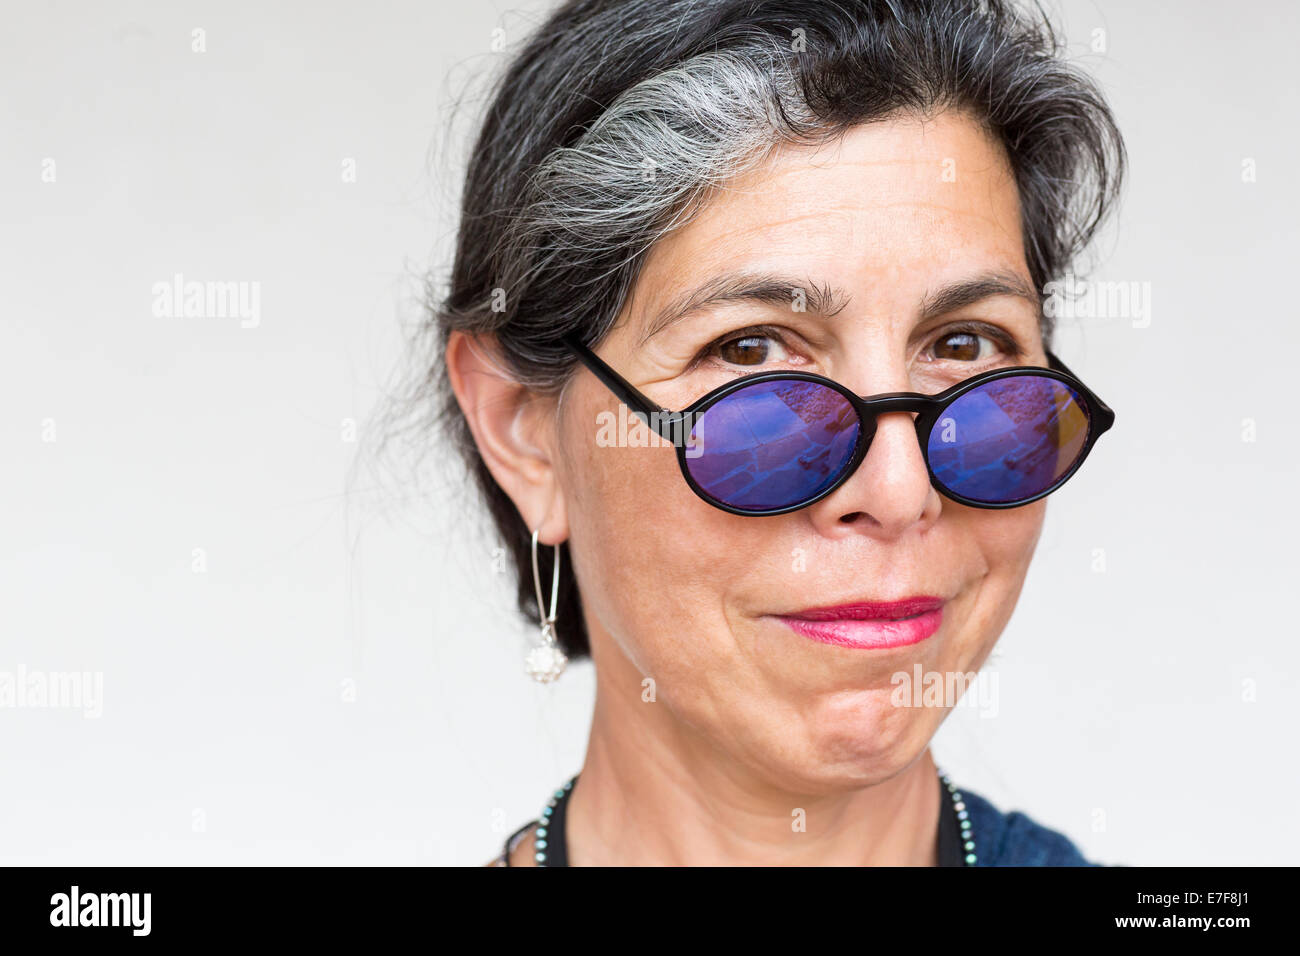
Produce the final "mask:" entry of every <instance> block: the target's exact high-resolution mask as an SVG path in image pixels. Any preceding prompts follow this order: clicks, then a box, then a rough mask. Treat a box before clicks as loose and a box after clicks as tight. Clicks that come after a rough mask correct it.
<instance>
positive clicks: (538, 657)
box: [524, 529, 569, 684]
mask: <svg viewBox="0 0 1300 956" xmlns="http://www.w3.org/2000/svg"><path fill="white" fill-rule="evenodd" d="M537 535H538V531H537V530H536V529H535V530H534V531H533V584H534V586H535V587H536V588H537V610H538V612H539V613H540V614H541V615H542V618H541V627H542V642H541V643H540V644H538V645H537V646H535V647H534V648H533V649H532V650H530V651H529V652H528V656H527V657H526V658H524V670H525V671H526V672H527V673H528V675H529V676H530V677H532V679H533V680H535V681H537V682H538V683H540V684H549V683H551V681H553V680H555V679H556V678H557V677H559V676H560V675H561V674H563V673H564V668H565V665H567V664H568V663H569V659H568V658H567V657H566V656H565V654H564V651H562V650H560V648H559V645H558V644H556V642H555V609H556V606H557V599H558V598H559V596H560V546H559V545H558V544H557V545H556V546H555V571H554V573H553V574H552V575H551V613H550V614H547V613H546V610H545V608H546V605H544V604H543V603H542V574H541V571H539V570H538V565H537Z"/></svg>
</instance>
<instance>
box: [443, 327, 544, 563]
mask: <svg viewBox="0 0 1300 956" xmlns="http://www.w3.org/2000/svg"><path fill="white" fill-rule="evenodd" d="M445 360H446V362H447V372H448V377H449V378H450V381H451V387H452V391H453V392H455V394H456V401H457V402H458V403H459V404H460V408H461V411H462V412H463V413H464V415H465V419H466V421H467V422H468V423H469V429H470V432H471V433H472V434H473V436H474V443H475V444H476V445H477V446H478V450H479V454H480V455H482V456H483V461H484V463H485V464H486V465H487V467H488V470H489V471H490V472H491V473H492V477H493V478H495V479H496V482H497V484H498V485H500V486H501V488H502V490H504V491H505V493H506V494H507V495H509V496H510V500H511V501H513V502H514V503H515V507H516V508H518V509H519V514H520V515H521V516H522V517H523V519H524V521H525V523H526V524H527V525H528V528H529V530H532V529H533V528H537V529H540V534H539V536H538V537H539V541H540V543H542V544H559V543H560V542H562V541H564V540H565V539H566V538H567V537H568V536H569V526H568V515H567V514H566V512H565V508H564V496H563V495H562V494H561V489H560V485H559V481H558V476H557V473H556V469H555V466H554V464H553V462H555V461H557V460H558V457H557V455H558V436H557V429H556V427H555V424H556V407H555V402H554V401H553V400H552V399H549V398H547V397H545V396H538V395H536V394H534V393H533V392H532V391H531V390H529V389H527V388H525V387H524V386H523V385H521V384H519V383H518V382H517V381H515V380H514V379H513V378H511V377H510V373H509V370H508V367H507V365H506V363H505V361H504V360H503V359H502V358H501V357H500V351H499V347H498V345H497V342H496V339H495V337H494V336H491V335H471V334H468V333H463V332H460V331H453V332H452V333H451V334H450V335H449V336H448V339H447V349H446V352H445Z"/></svg>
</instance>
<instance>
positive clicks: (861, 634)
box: [777, 595, 944, 649]
mask: <svg viewBox="0 0 1300 956" xmlns="http://www.w3.org/2000/svg"><path fill="white" fill-rule="evenodd" d="M943 605H944V599H943V598H941V597H933V596H931V595H919V596H916V597H909V598H904V599H903V600H901V601H860V602H856V603H853V604H837V605H835V606H833V607H816V608H807V609H806V610H803V611H796V612H794V613H793V614H780V615H777V617H779V618H780V619H781V620H782V621H784V622H785V623H786V625H787V626H789V628H790V629H791V630H792V631H794V632H795V633H796V634H799V635H801V636H802V637H806V638H809V639H810V640H814V641H820V642H821V643H823V644H835V645H838V646H840V647H855V648H863V649H879V648H889V647H906V646H907V645H909V644H919V643H920V642H921V641H924V640H925V639H926V638H928V637H930V636H931V635H933V634H934V632H935V631H937V630H939V625H940V624H941V623H943Z"/></svg>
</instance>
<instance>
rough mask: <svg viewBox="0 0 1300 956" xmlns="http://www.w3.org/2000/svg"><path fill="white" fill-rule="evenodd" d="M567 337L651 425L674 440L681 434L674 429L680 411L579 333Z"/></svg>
mask: <svg viewBox="0 0 1300 956" xmlns="http://www.w3.org/2000/svg"><path fill="white" fill-rule="evenodd" d="M563 341H564V344H565V345H567V346H568V347H569V349H570V351H572V352H573V354H574V355H576V356H577V357H578V359H579V360H580V361H581V362H582V364H583V365H585V366H587V368H588V369H589V370H590V371H591V373H592V374H593V375H595V376H596V378H598V379H600V380H601V382H603V383H604V384H605V387H606V388H608V389H609V390H610V391H611V392H613V393H614V395H615V397H617V398H618V399H619V400H620V401H622V402H623V404H624V405H626V406H627V407H628V410H629V411H630V412H631V413H632V414H633V415H635V416H637V418H639V419H641V421H642V423H643V424H644V425H645V426H646V427H647V428H649V429H650V430H651V431H654V432H657V433H658V434H659V435H660V436H661V437H662V438H665V439H667V440H668V441H674V440H675V438H676V437H679V436H676V434H675V431H674V429H673V425H674V424H675V423H677V422H679V421H680V420H681V415H680V414H679V413H678V412H674V411H672V410H670V409H667V408H664V407H662V406H660V405H656V404H655V403H654V402H652V401H650V399H648V398H647V397H646V396H645V395H643V394H642V393H641V392H640V391H638V390H637V388H636V387H635V386H634V385H632V383H631V382H629V381H628V380H627V379H625V378H624V377H623V376H621V375H619V374H618V372H616V371H614V370H613V369H612V368H610V367H609V366H608V365H607V364H605V361H604V359H602V358H601V357H600V356H599V355H597V354H596V353H595V352H593V351H592V350H591V349H589V348H587V346H586V345H584V344H583V343H582V342H580V341H579V340H578V337H577V336H576V335H574V334H569V335H566V336H564V337H563Z"/></svg>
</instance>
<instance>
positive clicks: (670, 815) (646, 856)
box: [565, 655, 941, 866]
mask: <svg viewBox="0 0 1300 956" xmlns="http://www.w3.org/2000/svg"><path fill="white" fill-rule="evenodd" d="M620 656H621V655H620ZM621 663H624V664H626V663H627V662H626V659H624V660H623V662H621ZM629 669H630V668H629ZM601 670H602V669H601V668H598V669H597V673H598V675H600V674H601ZM604 673H605V675H608V674H609V669H604ZM630 676H631V677H632V679H633V683H632V685H631V686H630V687H627V688H624V687H621V686H620V687H619V688H618V689H617V690H615V689H613V688H610V687H608V686H605V685H603V684H602V683H601V681H600V680H598V686H597V693H596V706H595V712H594V715H593V717H592V727H591V736H590V739H589V742H588V747H587V756H586V760H585V761H584V763H583V766H582V770H581V772H580V775H579V778H578V782H577V783H576V784H574V787H573V792H572V794H571V795H570V797H569V805H568V814H567V821H566V826H565V829H566V843H567V848H568V855H569V865H570V866H750V865H759V866H762V865H772V866H934V865H936V864H937V862H938V859H937V834H938V830H937V823H938V819H939V808H940V805H941V793H940V786H941V785H940V783H939V779H938V771H937V768H936V767H935V764H934V761H933V759H932V757H931V755H930V751H929V748H927V749H926V750H925V751H923V752H922V753H921V755H920V756H919V757H918V758H917V759H916V760H914V761H913V762H912V763H911V764H910V765H909V766H907V767H906V768H905V769H904V770H902V771H901V772H899V773H897V774H895V775H894V776H892V777H890V778H889V779H888V780H884V781H882V782H880V783H878V784H875V785H873V786H869V787H863V788H859V789H851V790H847V791H842V792H834V793H816V794H812V793H801V792H799V791H798V790H797V789H786V788H783V787H782V786H780V785H778V784H774V783H772V781H771V780H770V779H768V778H766V777H764V776H762V775H761V774H759V773H757V772H755V771H754V770H752V769H751V768H749V767H746V766H744V765H742V764H740V763H738V762H737V761H736V760H735V759H734V758H733V757H731V756H730V755H729V754H727V753H725V752H723V751H721V750H719V749H718V748H717V747H716V746H714V745H713V744H712V743H711V742H710V741H708V740H707V739H705V738H704V737H702V736H701V735H700V734H699V733H698V732H696V731H694V730H693V729H692V728H690V727H688V726H686V725H685V724H683V723H682V722H681V721H679V720H677V718H676V717H675V716H673V715H672V713H671V712H670V711H669V709H668V708H667V707H665V706H664V705H663V704H658V703H645V702H642V700H641V695H640V686H639V684H640V678H639V677H638V676H636V675H635V673H633V674H632V675H630ZM797 810H802V811H803V813H802V815H800V814H798V813H797V812H796V811H797ZM801 819H802V824H801V825H800V820H801Z"/></svg>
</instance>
